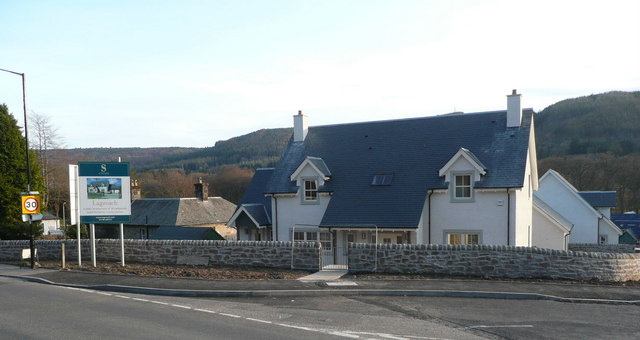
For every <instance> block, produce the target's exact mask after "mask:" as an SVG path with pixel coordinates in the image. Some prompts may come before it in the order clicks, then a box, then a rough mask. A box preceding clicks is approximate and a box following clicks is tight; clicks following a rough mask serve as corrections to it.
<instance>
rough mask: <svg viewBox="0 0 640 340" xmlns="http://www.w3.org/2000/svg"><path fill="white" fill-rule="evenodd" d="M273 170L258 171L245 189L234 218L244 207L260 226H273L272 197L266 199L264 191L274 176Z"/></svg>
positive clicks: (261, 169) (263, 169) (262, 169)
mask: <svg viewBox="0 0 640 340" xmlns="http://www.w3.org/2000/svg"><path fill="white" fill-rule="evenodd" d="M273 170H274V169H273V168H260V169H256V173H255V174H254V175H253V178H251V182H249V185H247V187H246V188H245V189H244V193H243V194H242V198H241V199H240V204H238V207H237V208H236V211H234V213H233V214H232V216H233V215H235V214H236V212H237V211H238V209H240V207H243V208H244V209H245V210H246V212H247V213H248V214H250V215H251V217H252V218H253V219H254V220H255V221H256V222H258V225H260V226H269V225H271V197H266V196H265V195H264V191H265V187H266V185H267V183H268V182H269V180H270V179H271V176H272V175H273Z"/></svg>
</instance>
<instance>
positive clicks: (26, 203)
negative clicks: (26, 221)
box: [22, 195, 40, 214]
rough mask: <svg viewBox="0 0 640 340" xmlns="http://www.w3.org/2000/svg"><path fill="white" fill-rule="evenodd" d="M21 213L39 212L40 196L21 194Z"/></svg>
mask: <svg viewBox="0 0 640 340" xmlns="http://www.w3.org/2000/svg"><path fill="white" fill-rule="evenodd" d="M22 213H23V214H39V213H40V196H35V195H29V196H22Z"/></svg>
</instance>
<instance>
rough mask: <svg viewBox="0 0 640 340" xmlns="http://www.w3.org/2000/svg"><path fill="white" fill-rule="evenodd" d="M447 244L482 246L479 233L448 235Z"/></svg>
mask: <svg viewBox="0 0 640 340" xmlns="http://www.w3.org/2000/svg"><path fill="white" fill-rule="evenodd" d="M446 241H447V244H465V245H471V244H480V234H479V233H446Z"/></svg>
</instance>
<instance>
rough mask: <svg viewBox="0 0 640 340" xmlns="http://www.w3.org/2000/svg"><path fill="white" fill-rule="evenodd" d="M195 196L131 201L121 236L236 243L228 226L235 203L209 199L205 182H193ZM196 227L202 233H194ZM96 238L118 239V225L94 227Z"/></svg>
mask: <svg viewBox="0 0 640 340" xmlns="http://www.w3.org/2000/svg"><path fill="white" fill-rule="evenodd" d="M195 194H196V197H194V198H139V199H135V200H133V201H132V202H131V222H129V223H125V224H124V226H125V228H124V233H125V235H124V237H125V238H127V239H168V238H167V237H174V238H173V239H177V240H185V239H190V240H193V239H196V240H208V239H226V240H235V239H236V229H234V228H229V227H227V222H228V221H229V218H231V216H232V214H233V212H234V210H235V209H236V206H235V204H233V203H231V202H229V201H227V200H225V199H224V198H222V197H208V185H207V183H202V182H200V183H196V184H195ZM171 228H173V229H171ZM190 228H191V229H190ZM197 228H200V229H201V230H199V231H196V230H193V229H197ZM180 233H182V236H180ZM156 234H158V235H157V236H156ZM96 237H98V238H118V237H119V231H118V227H117V225H114V224H100V225H96ZM194 237H195V238H194Z"/></svg>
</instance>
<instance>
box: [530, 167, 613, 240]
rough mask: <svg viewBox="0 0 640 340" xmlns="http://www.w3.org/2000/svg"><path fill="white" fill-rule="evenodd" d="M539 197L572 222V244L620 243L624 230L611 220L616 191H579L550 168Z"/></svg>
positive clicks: (542, 180)
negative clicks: (611, 209)
mask: <svg viewBox="0 0 640 340" xmlns="http://www.w3.org/2000/svg"><path fill="white" fill-rule="evenodd" d="M535 196H536V198H538V199H540V200H541V201H543V202H544V203H545V204H546V205H547V206H549V207H553V210H555V211H556V212H558V213H559V214H560V215H562V217H563V218H564V219H565V220H567V221H569V222H570V223H571V224H572V229H571V234H570V235H569V240H568V241H569V243H593V244H617V243H618V237H619V236H620V235H622V230H620V228H618V226H616V225H615V223H613V222H612V221H611V220H610V219H609V217H610V208H611V207H613V206H615V192H602V191H598V192H596V191H586V192H579V191H578V190H576V188H575V187H574V186H573V185H571V184H570V183H569V182H568V181H567V180H566V179H565V178H564V177H562V176H561V175H560V174H559V173H557V172H556V171H554V170H549V171H547V173H545V174H544V176H542V177H541V178H540V186H539V189H538V191H537V192H536V193H535ZM589 201H591V203H593V204H591V203H589ZM594 205H595V206H594Z"/></svg>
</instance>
